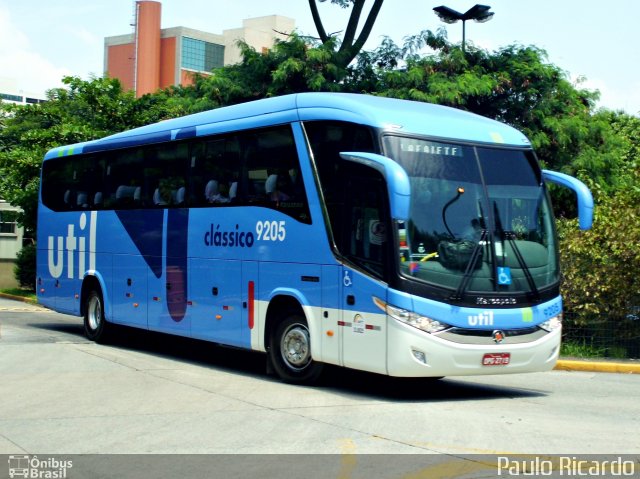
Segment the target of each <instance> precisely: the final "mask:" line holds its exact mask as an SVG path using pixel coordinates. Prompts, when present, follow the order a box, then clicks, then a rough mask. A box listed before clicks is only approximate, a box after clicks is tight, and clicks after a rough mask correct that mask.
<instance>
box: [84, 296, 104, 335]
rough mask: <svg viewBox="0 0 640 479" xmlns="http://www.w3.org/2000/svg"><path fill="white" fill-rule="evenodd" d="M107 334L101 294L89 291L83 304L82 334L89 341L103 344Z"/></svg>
mask: <svg viewBox="0 0 640 479" xmlns="http://www.w3.org/2000/svg"><path fill="white" fill-rule="evenodd" d="M108 332H109V323H107V320H106V319H105V317H104V301H103V300H102V293H101V292H100V291H99V290H98V291H96V290H91V291H90V292H89V294H88V295H87V298H86V299H85V302H84V333H85V335H86V336H87V338H89V339H90V340H91V341H95V342H96V343H104V342H105V341H106V339H107V336H108Z"/></svg>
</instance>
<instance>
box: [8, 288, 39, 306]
mask: <svg viewBox="0 0 640 479" xmlns="http://www.w3.org/2000/svg"><path fill="white" fill-rule="evenodd" d="M0 293H4V294H9V295H11V296H19V297H21V298H25V299H28V300H29V301H32V302H34V303H35V302H37V299H36V293H35V292H34V291H31V290H28V289H22V288H7V289H0Z"/></svg>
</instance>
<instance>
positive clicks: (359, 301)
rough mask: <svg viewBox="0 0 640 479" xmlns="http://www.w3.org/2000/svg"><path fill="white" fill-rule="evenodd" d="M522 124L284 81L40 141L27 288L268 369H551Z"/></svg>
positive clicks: (545, 265) (547, 258)
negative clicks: (98, 134) (33, 273)
mask: <svg viewBox="0 0 640 479" xmlns="http://www.w3.org/2000/svg"><path fill="white" fill-rule="evenodd" d="M547 182H553V183H558V184H561V185H563V186H566V187H568V188H570V189H572V190H574V191H575V192H576V197H577V201H578V210H579V220H580V226H581V228H583V229H587V228H589V227H590V225H591V221H592V209H593V200H592V197H591V194H590V192H589V190H588V189H587V188H586V187H585V186H584V184H582V183H581V182H579V181H578V180H576V179H574V178H572V177H569V176H567V175H564V174H561V173H555V172H551V171H543V170H541V169H540V167H539V165H538V162H537V160H536V156H535V154H534V152H533V150H532V148H531V145H530V142H529V141H528V140H527V138H526V137H525V136H524V135H523V134H522V133H520V132H518V131H517V130H515V129H513V128H511V127H509V126H507V125H504V124H501V123H499V122H496V121H492V120H489V119H487V118H483V117H481V116H477V115H474V114H471V113H467V112H463V111H458V110H456V109H452V108H447V107H443V106H437V105H430V104H425V103H418V102H411V101H404V100H397V99H389V98H380V97H374V96H368V95H355V94H331V93H303V94H294V95H287V96H282V97H276V98H269V99H264V100H258V101H254V102H249V103H244V104H239V105H235V106H230V107H225V108H220V109H216V110H213V111H208V112H203V113H199V114H195V115H190V116H186V117H183V118H178V119H173V120H168V121H164V122H160V123H157V124H153V125H149V126H145V127H141V128H137V129H133V130H131V131H126V132H123V133H119V134H115V135H112V136H109V137H106V138H103V139H100V140H95V141H89V142H85V143H80V144H76V145H71V146H63V147H60V148H55V149H53V150H51V151H49V152H48V153H47V154H46V156H45V158H44V162H43V167H42V181H41V190H40V197H39V212H38V214H39V217H38V221H39V226H38V236H39V237H38V242H37V245H38V256H37V264H38V267H37V268H38V269H37V285H38V286H37V289H38V291H37V293H38V300H39V302H40V303H41V304H43V305H45V306H47V307H49V308H52V309H54V310H56V311H60V312H63V313H68V314H73V315H78V316H81V317H84V328H85V332H86V335H87V336H88V337H89V338H90V339H92V340H95V341H103V340H104V339H105V338H106V337H107V334H108V333H113V330H114V328H113V326H112V325H113V324H120V325H126V326H132V327H137V328H143V329H149V330H153V331H160V332H163V333H169V334H176V335H181V336H186V337H192V338H197V339H201V340H206V341H211V342H214V343H218V344H222V345H228V346H233V347H239V348H245V349H250V350H255V351H262V352H265V353H267V355H268V361H269V364H270V365H271V366H272V369H273V370H274V371H275V372H276V373H277V374H278V375H279V376H280V377H281V378H282V379H283V380H285V381H289V382H308V381H313V380H314V379H316V378H317V377H318V375H319V374H320V372H321V370H322V366H323V364H333V365H338V366H344V367H348V368H354V369H359V370H364V371H370V372H374V373H380V374H386V375H391V376H405V377H442V376H456V375H479V374H502V373H520V372H532V371H543V370H549V369H552V368H553V367H554V365H555V363H556V360H557V358H558V354H559V348H560V338H561V331H562V300H561V297H560V289H559V288H560V271H559V263H558V241H557V237H556V231H555V226H554V217H553V214H552V210H551V206H550V203H549V197H548V193H547V187H546V183H547Z"/></svg>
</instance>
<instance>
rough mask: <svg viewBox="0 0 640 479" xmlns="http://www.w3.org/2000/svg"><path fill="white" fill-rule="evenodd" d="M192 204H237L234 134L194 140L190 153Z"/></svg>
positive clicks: (237, 154) (238, 166) (237, 162)
mask: <svg viewBox="0 0 640 479" xmlns="http://www.w3.org/2000/svg"><path fill="white" fill-rule="evenodd" d="M190 166H191V170H190V177H191V183H190V185H191V193H190V195H189V198H190V199H189V204H190V205H192V206H215V205H220V206H229V205H235V204H237V203H238V178H239V176H240V169H241V163H240V150H239V145H238V139H237V137H236V136H235V135H234V136H220V137H213V138H210V139H205V140H203V141H200V142H198V143H195V144H194V145H193V148H192V152H191V165H190Z"/></svg>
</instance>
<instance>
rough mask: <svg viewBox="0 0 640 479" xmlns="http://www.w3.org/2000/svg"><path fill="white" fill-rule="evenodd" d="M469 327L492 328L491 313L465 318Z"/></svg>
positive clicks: (486, 312) (485, 312)
mask: <svg viewBox="0 0 640 479" xmlns="http://www.w3.org/2000/svg"><path fill="white" fill-rule="evenodd" d="M467 322H468V324H469V326H493V311H483V312H482V313H479V314H475V315H470V316H467Z"/></svg>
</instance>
